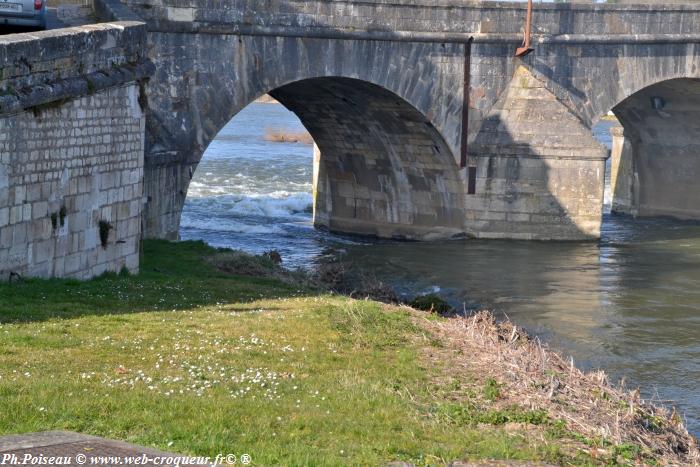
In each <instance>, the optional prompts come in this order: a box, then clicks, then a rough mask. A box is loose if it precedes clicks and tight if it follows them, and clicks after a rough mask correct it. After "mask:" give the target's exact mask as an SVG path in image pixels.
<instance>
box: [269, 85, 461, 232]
mask: <svg viewBox="0 0 700 467" xmlns="http://www.w3.org/2000/svg"><path fill="white" fill-rule="evenodd" d="M270 95H272V96H273V97H274V98H276V99H277V100H278V101H280V102H281V103H282V104H283V105H284V106H285V107H287V108H288V109H289V110H291V111H292V112H294V113H295V114H296V115H297V116H298V117H299V119H300V120H301V122H302V123H303V124H304V126H305V127H306V128H307V129H308V130H309V133H311V135H312V136H313V138H314V141H315V143H316V145H317V147H318V149H319V152H320V154H317V155H316V157H315V158H314V159H315V162H314V164H315V169H316V170H315V177H314V178H315V179H314V225H315V226H316V227H321V228H326V229H329V230H331V231H334V232H342V233H353V234H361V235H371V236H376V237H381V238H401V239H412V240H431V239H437V238H449V237H453V236H457V235H461V234H462V233H463V231H464V230H463V222H464V189H463V186H464V185H463V183H462V182H461V180H460V173H459V167H458V164H457V163H456V162H455V159H454V156H453V154H452V152H451V151H450V149H449V147H448V146H447V144H446V142H445V141H444V139H443V138H442V136H441V135H440V133H439V132H438V131H437V130H436V129H435V127H434V126H433V125H432V124H431V123H430V122H429V121H428V119H427V118H426V117H425V116H423V115H422V114H421V113H420V112H419V111H418V110H416V109H415V108H414V107H413V106H411V105H410V104H408V103H407V102H406V101H404V100H403V99H401V98H399V97H398V96H396V95H395V94H394V93H392V92H390V91H387V90H386V89H384V88H382V87H380V86H377V85H374V84H370V83H368V82H365V81H361V80H357V79H349V78H328V77H325V78H314V79H306V80H301V81H297V82H294V83H291V84H288V85H285V86H282V87H280V88H277V89H275V90H273V91H271V92H270Z"/></svg>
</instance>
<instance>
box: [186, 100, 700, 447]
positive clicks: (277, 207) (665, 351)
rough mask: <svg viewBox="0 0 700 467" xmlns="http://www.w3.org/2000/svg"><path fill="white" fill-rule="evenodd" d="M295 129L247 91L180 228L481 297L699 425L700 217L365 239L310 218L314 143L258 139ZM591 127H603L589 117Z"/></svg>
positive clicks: (201, 172)
mask: <svg viewBox="0 0 700 467" xmlns="http://www.w3.org/2000/svg"><path fill="white" fill-rule="evenodd" d="M268 128H273V129H279V130H282V131H291V132H298V131H301V130H303V127H302V126H301V123H299V121H298V120H297V119H296V117H295V116H294V115H293V114H292V113H290V112H288V111H287V110H285V109H284V108H283V107H282V106H280V105H276V104H251V105H250V106H248V107H247V108H246V109H244V110H243V111H242V112H241V113H239V114H238V115H237V116H236V118H235V119H234V120H232V121H231V122H230V123H229V124H228V125H227V126H226V127H225V128H224V129H223V130H222V131H221V133H220V134H219V136H218V137H217V139H216V140H215V141H214V142H213V143H212V144H211V145H210V147H209V149H208V150H207V152H206V154H205V156H204V158H203V159H202V162H201V164H200V165H199V167H198V169H197V171H196V173H195V176H194V179H193V181H192V184H191V186H190V189H189V192H188V199H187V203H186V205H185V210H184V213H183V217H182V228H181V236H182V238H183V239H203V240H205V241H207V242H208V243H210V244H212V245H215V246H228V247H232V248H238V249H242V250H246V251H250V252H253V253H260V252H263V251H265V250H269V249H277V250H279V251H280V253H281V254H282V257H283V258H284V260H285V264H286V265H287V266H290V267H296V266H309V265H311V264H313V262H314V261H315V260H316V259H317V258H319V257H320V256H321V255H323V254H326V253H327V252H328V251H333V252H335V254H342V255H343V256H344V257H345V259H347V260H349V261H352V262H353V263H355V264H358V265H359V266H361V267H362V268H363V269H366V270H371V271H373V272H375V273H376V275H377V276H379V277H382V278H384V279H385V280H386V281H387V282H389V283H392V284H394V285H395V286H396V287H397V289H398V290H399V291H400V292H402V293H404V294H406V295H415V294H417V293H421V292H426V291H432V290H439V291H440V293H441V294H443V295H444V296H446V297H448V298H449V299H450V300H451V301H452V302H453V303H459V304H462V303H463V304H464V305H465V306H466V308H467V309H475V308H480V307H487V308H490V309H492V310H494V311H496V312H497V313H501V314H505V315H507V316H509V317H510V318H511V319H512V320H514V321H515V322H516V323H517V324H518V325H520V326H522V327H524V328H526V329H527V330H529V331H530V332H532V333H534V334H536V335H538V336H541V337H542V338H543V340H545V341H546V342H549V343H550V344H551V345H552V347H554V348H557V349H559V350H561V351H563V352H564V353H566V354H569V355H571V356H573V358H574V359H575V361H576V362H577V364H578V365H579V366H581V367H584V368H602V369H604V370H606V371H607V372H608V373H610V374H611V375H612V376H613V377H614V378H616V379H620V378H625V379H626V381H627V383H628V385H629V386H637V385H638V386H641V387H642V388H643V389H644V390H645V396H646V397H656V398H657V399H661V400H664V401H669V402H673V403H674V404H675V405H676V406H677V407H678V408H679V409H680V411H681V413H683V414H684V415H685V416H686V418H687V421H688V425H689V428H690V430H691V431H692V432H694V433H695V434H696V435H698V434H700V389H699V388H698V384H700V224H699V223H681V222H674V221H669V220H640V219H638V220H634V219H630V218H626V217H618V216H611V215H609V214H606V215H605V217H604V225H603V232H602V239H601V240H600V241H599V242H582V243H568V242H562V243H537V242H517V241H477V240H465V241H453V242H440V243H402V242H386V241H364V240H358V239H356V238H349V237H348V238H345V237H341V236H336V235H330V234H328V233H324V232H318V231H316V230H314V229H313V227H312V225H311V176H312V149H311V146H310V145H304V144H296V143H274V142H267V141H265V140H264V135H265V131H266V129H268ZM596 134H597V136H599V138H600V139H601V140H605V139H606V138H607V142H608V143H609V137H608V133H607V126H606V125H602V126H600V127H599V128H597V130H596Z"/></svg>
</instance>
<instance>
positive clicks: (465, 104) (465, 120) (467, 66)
mask: <svg viewBox="0 0 700 467" xmlns="http://www.w3.org/2000/svg"><path fill="white" fill-rule="evenodd" d="M473 41H474V37H470V38H469V40H468V41H467V42H466V43H465V44H464V89H463V90H462V141H461V154H460V156H461V158H460V164H459V166H460V167H466V166H467V159H468V156H469V150H468V147H467V144H468V143H467V141H468V139H469V104H470V102H469V92H470V88H471V76H472V42H473Z"/></svg>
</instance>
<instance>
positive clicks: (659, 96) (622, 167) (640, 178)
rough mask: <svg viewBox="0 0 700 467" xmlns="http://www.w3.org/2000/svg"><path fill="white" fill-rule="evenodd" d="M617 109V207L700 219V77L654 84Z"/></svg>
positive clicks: (614, 190)
mask: <svg viewBox="0 0 700 467" xmlns="http://www.w3.org/2000/svg"><path fill="white" fill-rule="evenodd" d="M613 112H614V113H615V115H616V116H617V117H618V119H619V120H620V124H621V125H622V128H617V129H615V128H614V129H613V130H612V132H613V151H612V174H611V175H612V176H611V188H612V194H613V199H612V210H613V212H617V213H625V214H631V215H634V216H640V217H650V216H668V217H674V218H678V219H700V184H699V183H698V180H697V174H698V173H700V79H690V78H688V79H683V78H681V79H671V80H667V81H663V82H660V83H657V84H654V85H652V86H649V87H647V88H644V89H642V90H641V91H639V92H637V93H635V94H633V95H632V96H630V97H628V98H627V99H625V100H624V101H622V102H621V103H620V104H618V105H617V106H616V107H615V108H614V109H613Z"/></svg>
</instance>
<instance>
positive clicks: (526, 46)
mask: <svg viewBox="0 0 700 467" xmlns="http://www.w3.org/2000/svg"><path fill="white" fill-rule="evenodd" d="M531 33H532V0H527V17H526V18H525V39H524V40H523V45H522V47H519V48H518V49H517V50H516V51H515V56H516V57H524V56H525V55H527V54H529V53H530V52H532V50H533V49H532V47H530V34H531Z"/></svg>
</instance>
